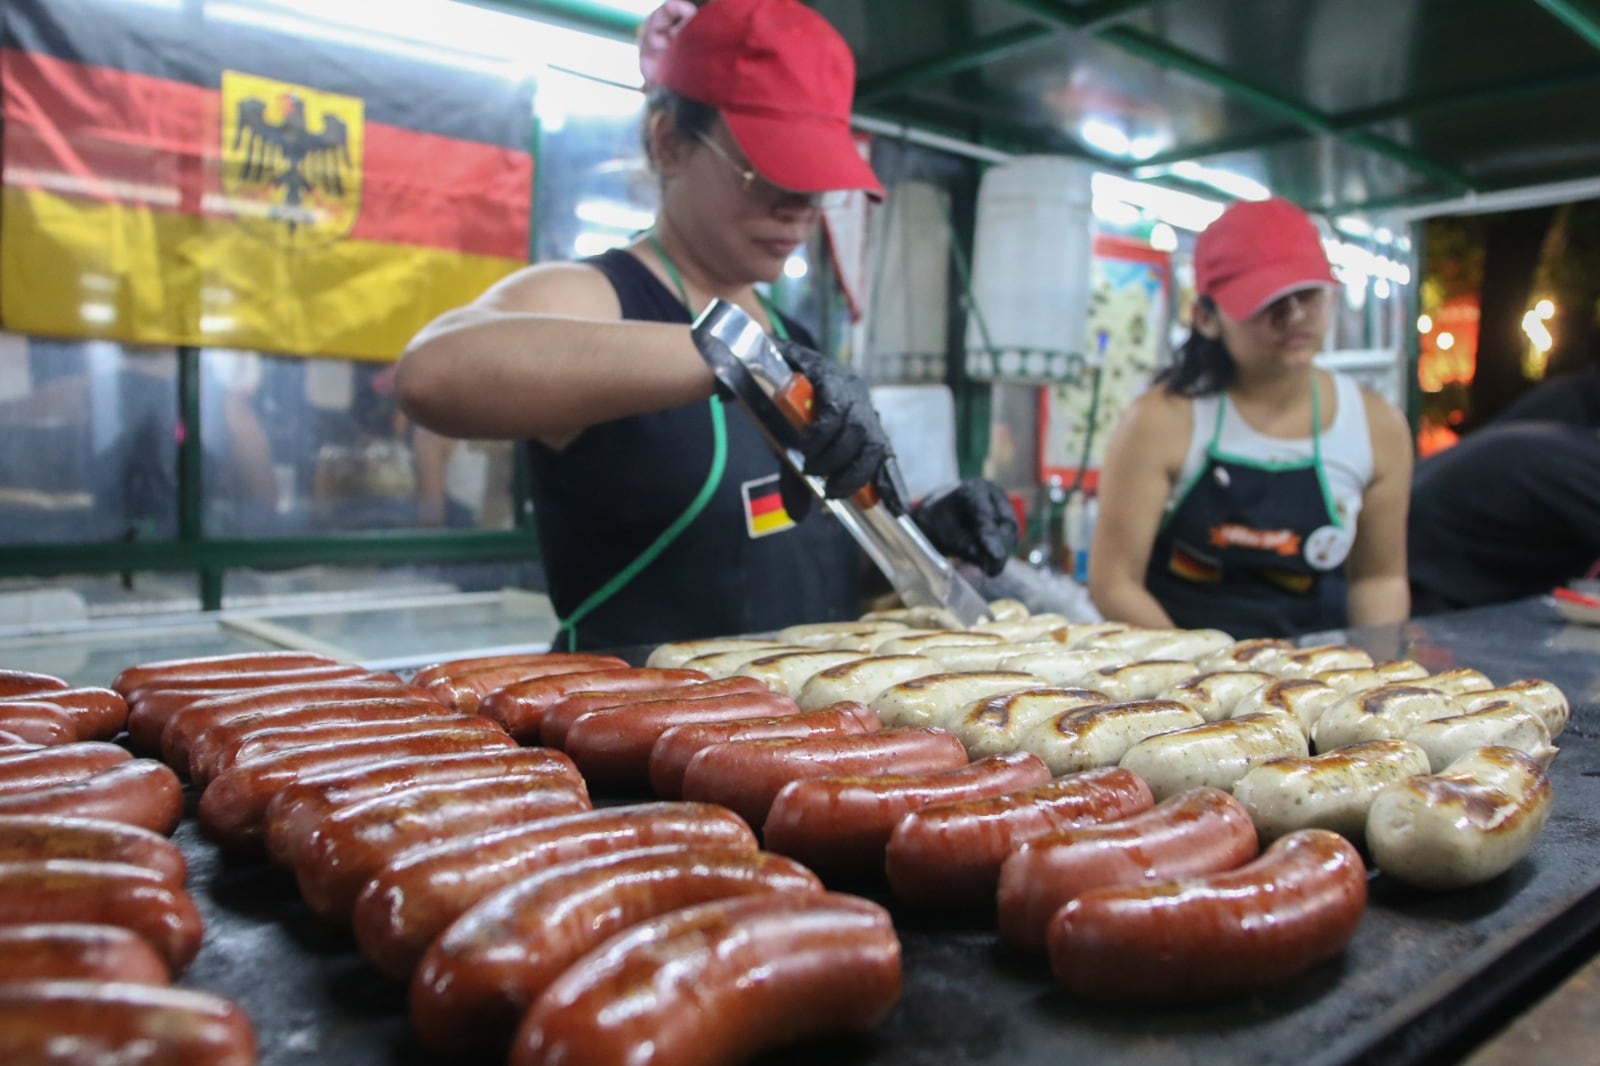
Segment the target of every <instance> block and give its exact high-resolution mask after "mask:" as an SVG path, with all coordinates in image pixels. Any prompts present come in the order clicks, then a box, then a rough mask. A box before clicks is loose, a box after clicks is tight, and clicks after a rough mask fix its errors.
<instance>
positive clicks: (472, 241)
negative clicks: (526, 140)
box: [350, 122, 533, 259]
mask: <svg viewBox="0 0 1600 1066" xmlns="http://www.w3.org/2000/svg"><path fill="white" fill-rule="evenodd" d="M366 132H367V143H366V157H367V160H366V175H365V180H366V188H365V189H363V190H362V194H361V197H362V204H361V214H360V215H358V216H356V224H355V228H354V229H353V230H351V232H350V236H351V237H354V238H356V239H358V240H369V241H386V242H390V243H395V244H421V245H426V246H428V247H430V248H449V249H451V250H452V251H459V252H471V253H474V254H477V255H492V256H498V257H500V258H502V259H526V258H527V257H528V214H529V211H530V210H531V205H532V197H533V157H532V156H531V155H529V154H528V153H527V152H516V151H512V150H511V149H509V148H497V147H495V146H494V145H488V144H481V143H478V142H476V141H458V140H454V139H452V138H450V137H439V136H436V135H434V134H431V133H417V132H416V131H414V130H406V129H400V128H399V127H396V126H385V125H381V124H379V123H375V122H369V123H367V131H366Z"/></svg>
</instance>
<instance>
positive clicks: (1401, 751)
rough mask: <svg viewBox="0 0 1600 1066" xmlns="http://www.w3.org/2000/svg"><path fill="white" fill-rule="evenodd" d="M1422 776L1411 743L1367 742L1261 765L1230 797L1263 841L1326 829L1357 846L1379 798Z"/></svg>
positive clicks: (1419, 755)
mask: <svg viewBox="0 0 1600 1066" xmlns="http://www.w3.org/2000/svg"><path fill="white" fill-rule="evenodd" d="M1427 772H1428V756H1427V755H1426V754H1424V753H1423V751H1422V749H1421V748H1419V747H1417V746H1416V745H1415V744H1410V743H1408V742H1406V741H1404V740H1369V741H1367V742H1366V743H1364V744H1352V745H1350V746H1349V747H1348V748H1340V749H1339V750H1338V751H1330V752H1328V753H1327V754H1326V755H1313V756H1309V757H1307V758H1290V759H1273V760H1272V761H1271V762H1266V763H1262V764H1261V765H1260V766H1257V767H1256V768H1255V769H1253V770H1251V771H1250V772H1249V773H1247V774H1245V775H1244V776H1243V777H1241V778H1240V779H1239V781H1238V783H1237V784H1235V785H1234V786H1233V796H1234V798H1235V799H1237V800H1238V801H1239V802H1240V803H1242V804H1244V808H1245V810H1247V811H1249V812H1250V820H1251V821H1253V822H1255V824H1256V833H1257V834H1258V835H1259V836H1260V837H1261V839H1262V840H1263V841H1268V840H1276V839H1277V838H1278V837H1281V836H1284V835H1286V834H1288V833H1292V832H1294V831H1295V830H1296V829H1331V830H1332V831H1333V832H1335V833H1338V834H1339V835H1340V836H1342V837H1344V838H1345V839H1346V840H1348V841H1350V842H1351V843H1352V844H1355V845H1356V846H1357V847H1360V846H1361V844H1362V841H1363V838H1364V836H1365V831H1366V824H1367V809H1368V808H1369V807H1371V806H1372V801H1373V800H1374V799H1376V798H1377V795H1378V793H1379V792H1382V791H1383V790H1384V789H1385V788H1386V787H1388V786H1389V785H1392V784H1394V783H1395V782H1396V781H1403V780H1405V779H1406V778H1408V777H1412V776H1415V775H1416V774H1425V773H1427Z"/></svg>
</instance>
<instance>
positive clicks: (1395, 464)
mask: <svg viewBox="0 0 1600 1066" xmlns="http://www.w3.org/2000/svg"><path fill="white" fill-rule="evenodd" d="M1362 399H1363V400H1364V401H1365V402H1366V405H1367V425H1368V427H1369V428H1370V432H1371V434H1372V482H1371V483H1370V484H1369V485H1368V486H1367V491H1366V495H1365V496H1364V497H1363V498H1362V503H1361V517H1360V520H1359V521H1358V522H1357V524H1356V541H1355V545H1354V547H1353V548H1352V549H1351V551H1350V567H1349V573H1350V590H1349V594H1348V609H1349V613H1350V624H1351V625H1355V626H1366V625H1382V624H1384V623H1388V622H1399V621H1403V620H1404V619H1406V618H1408V617H1410V615H1411V587H1410V584H1409V583H1408V582H1407V580H1406V511H1407V508H1408V507H1409V505H1410V502H1411V430H1410V428H1409V427H1408V426H1407V425H1406V421H1405V419H1404V418H1403V417H1402V416H1401V414H1400V412H1399V411H1396V410H1395V409H1394V408H1393V407H1392V406H1390V405H1389V404H1388V403H1387V402H1385V401H1384V400H1383V399H1381V398H1380V397H1378V396H1376V395H1374V394H1372V393H1369V392H1367V391H1366V390H1365V389H1363V390H1362Z"/></svg>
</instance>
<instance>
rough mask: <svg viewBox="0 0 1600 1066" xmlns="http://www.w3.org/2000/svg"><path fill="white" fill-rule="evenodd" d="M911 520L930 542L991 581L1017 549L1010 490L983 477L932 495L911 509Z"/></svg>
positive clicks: (1014, 516) (1014, 517)
mask: <svg viewBox="0 0 1600 1066" xmlns="http://www.w3.org/2000/svg"><path fill="white" fill-rule="evenodd" d="M911 519H912V521H914V522H916V524H917V526H918V527H919V528H920V529H921V530H922V532H923V533H925V534H927V536H928V543H930V544H932V545H933V546H934V547H935V548H937V549H939V551H941V552H943V553H944V554H946V555H953V556H955V557H956V558H957V559H964V560H966V561H967V562H969V563H971V564H973V565H974V566H976V567H979V568H980V569H982V570H983V572H984V573H986V574H988V575H989V576H990V577H993V576H995V575H996V574H998V573H999V572H1000V571H1001V570H1002V569H1003V568H1004V567H1005V565H1006V559H1007V558H1009V557H1010V555H1011V553H1012V552H1014V551H1016V549H1017V538H1018V535H1019V531H1018V529H1017V513H1016V511H1014V510H1012V508H1011V501H1010V500H1009V499H1007V498H1006V494H1005V491H1004V490H1003V489H1001V488H1000V486H999V485H996V484H995V483H994V482H992V481H986V480H984V479H983V478H969V479H968V480H966V481H963V482H960V483H959V484H956V485H952V486H951V487H949V488H947V489H941V490H939V491H938V492H935V493H933V494H932V495H930V496H927V497H926V498H924V499H923V500H921V501H920V502H918V503H917V505H916V506H914V507H913V508H911Z"/></svg>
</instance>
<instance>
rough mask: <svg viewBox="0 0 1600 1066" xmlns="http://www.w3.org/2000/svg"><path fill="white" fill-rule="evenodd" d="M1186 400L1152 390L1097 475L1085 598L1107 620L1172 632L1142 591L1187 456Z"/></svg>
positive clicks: (1127, 419) (1130, 415) (1130, 414)
mask: <svg viewBox="0 0 1600 1066" xmlns="http://www.w3.org/2000/svg"><path fill="white" fill-rule="evenodd" d="M1190 408H1191V405H1190V403H1189V401H1187V400H1183V399H1180V398H1178V397H1174V396H1169V395H1168V394H1167V393H1166V392H1165V391H1163V390H1161V389H1159V388H1158V389H1152V390H1151V391H1149V392H1146V393H1145V394H1144V395H1142V396H1140V397H1139V398H1138V399H1137V400H1135V401H1134V402H1133V404H1132V405H1131V406H1130V407H1129V408H1128V410H1127V411H1126V412H1124V413H1123V415H1122V419H1121V420H1120V421H1119V422H1118V423H1117V428H1116V429H1115V430H1114V431H1113V432H1112V434H1111V440H1110V442H1109V444H1108V445H1107V447H1106V457H1105V462H1104V463H1102V464H1101V468H1100V490H1099V498H1100V517H1099V519H1098V520H1097V521H1096V522H1095V528H1094V543H1093V545H1092V547H1091V548H1090V551H1089V595H1090V596H1091V597H1093V599H1094V604H1095V606H1096V607H1098V608H1099V609H1100V613H1101V614H1103V615H1105V616H1106V618H1108V619H1110V620H1112V621H1118V622H1128V623H1131V624H1133V625H1142V626H1161V627H1166V626H1171V625H1172V619H1171V618H1170V617H1169V616H1168V615H1167V612H1166V611H1165V610H1164V609H1163V608H1162V606H1161V604H1160V603H1158V602H1157V601H1156V598H1155V597H1154V596H1152V595H1151V594H1150V593H1149V591H1148V590H1147V589H1146V588H1145V586H1144V574H1145V567H1146V566H1147V565H1148V564H1149V562H1150V549H1151V546H1152V545H1153V544H1154V543H1155V539H1156V532H1157V530H1158V529H1159V528H1160V525H1161V512H1162V509H1163V508H1164V507H1165V505H1166V501H1167V496H1168V495H1169V494H1170V493H1171V492H1172V486H1173V484H1174V483H1175V482H1176V481H1177V477H1178V472H1179V471H1180V470H1182V468H1183V460H1184V456H1185V454H1186V453H1187V450H1188V444H1189V432H1190V421H1191V419H1192V418H1193V414H1192V412H1191V410H1190Z"/></svg>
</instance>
